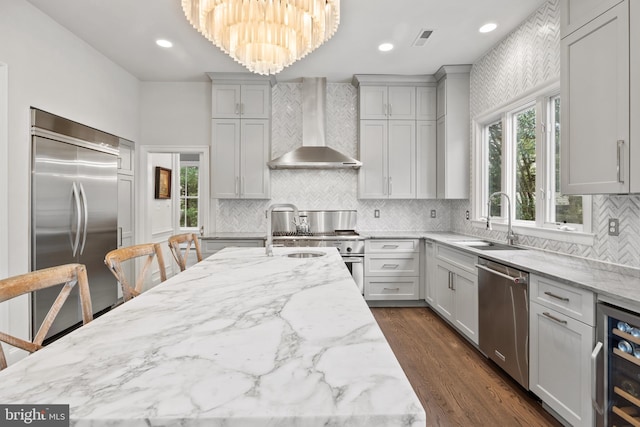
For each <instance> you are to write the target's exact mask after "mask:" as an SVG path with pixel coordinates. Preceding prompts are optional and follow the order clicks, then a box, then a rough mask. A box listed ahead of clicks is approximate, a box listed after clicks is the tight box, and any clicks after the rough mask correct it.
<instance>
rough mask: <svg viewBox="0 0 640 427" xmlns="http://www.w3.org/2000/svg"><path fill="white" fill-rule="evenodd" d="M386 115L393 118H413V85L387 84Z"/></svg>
mask: <svg viewBox="0 0 640 427" xmlns="http://www.w3.org/2000/svg"><path fill="white" fill-rule="evenodd" d="M388 96H389V106H388V110H387V112H388V115H389V118H390V119H395V120H415V118H416V88H415V86H389V95H388Z"/></svg>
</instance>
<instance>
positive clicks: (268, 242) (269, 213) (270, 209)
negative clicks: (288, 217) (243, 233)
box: [264, 203, 299, 256]
mask: <svg viewBox="0 0 640 427" xmlns="http://www.w3.org/2000/svg"><path fill="white" fill-rule="evenodd" d="M278 208H289V209H291V210H293V217H294V218H293V219H294V221H296V222H298V218H299V215H298V208H297V207H296V206H295V205H293V204H291V203H274V204H272V205H271V206H269V207H268V208H267V240H266V242H265V245H264V246H265V251H266V254H267V256H273V231H272V230H271V227H272V225H271V216H272V213H273V210H274V209H278Z"/></svg>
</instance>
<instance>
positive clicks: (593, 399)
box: [591, 341, 604, 415]
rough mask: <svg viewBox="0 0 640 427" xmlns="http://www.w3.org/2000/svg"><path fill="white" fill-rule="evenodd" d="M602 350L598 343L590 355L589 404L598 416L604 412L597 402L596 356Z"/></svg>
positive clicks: (600, 344)
mask: <svg viewBox="0 0 640 427" xmlns="http://www.w3.org/2000/svg"><path fill="white" fill-rule="evenodd" d="M602 348H603V345H602V343H601V342H600V341H598V343H597V344H596V346H595V348H594V349H593V352H592V353H591V404H592V405H593V408H594V409H595V410H596V411H597V412H598V414H600V415H602V413H603V412H604V408H603V407H602V405H601V404H600V402H599V401H598V374H599V372H598V355H599V354H600V353H601V352H602Z"/></svg>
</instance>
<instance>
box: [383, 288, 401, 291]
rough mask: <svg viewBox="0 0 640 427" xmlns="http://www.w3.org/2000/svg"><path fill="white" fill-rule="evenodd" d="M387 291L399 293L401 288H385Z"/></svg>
mask: <svg viewBox="0 0 640 427" xmlns="http://www.w3.org/2000/svg"><path fill="white" fill-rule="evenodd" d="M383 290H385V291H399V290H400V288H383Z"/></svg>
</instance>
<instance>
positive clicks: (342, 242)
mask: <svg viewBox="0 0 640 427" xmlns="http://www.w3.org/2000/svg"><path fill="white" fill-rule="evenodd" d="M299 216H300V217H304V218H305V219H306V221H307V222H308V223H309V225H310V227H309V228H310V231H308V232H299V231H297V230H296V227H295V225H294V218H293V213H292V212H290V211H274V212H273V214H272V229H273V230H274V231H273V233H272V235H273V244H274V245H281V246H287V247H301V246H311V247H335V248H337V249H338V251H339V252H340V254H341V255H342V256H364V238H363V237H362V236H360V235H359V234H358V232H357V231H355V226H356V211H300V212H299Z"/></svg>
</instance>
